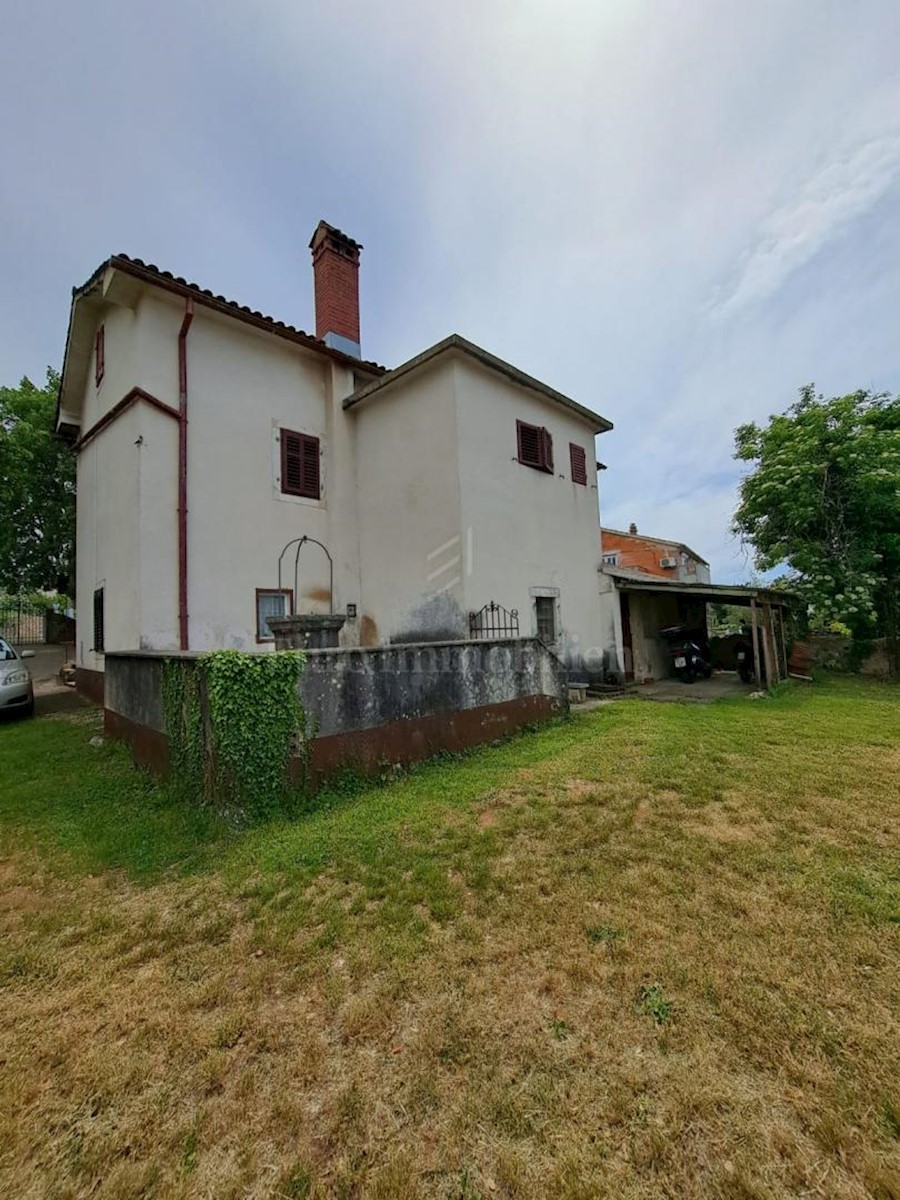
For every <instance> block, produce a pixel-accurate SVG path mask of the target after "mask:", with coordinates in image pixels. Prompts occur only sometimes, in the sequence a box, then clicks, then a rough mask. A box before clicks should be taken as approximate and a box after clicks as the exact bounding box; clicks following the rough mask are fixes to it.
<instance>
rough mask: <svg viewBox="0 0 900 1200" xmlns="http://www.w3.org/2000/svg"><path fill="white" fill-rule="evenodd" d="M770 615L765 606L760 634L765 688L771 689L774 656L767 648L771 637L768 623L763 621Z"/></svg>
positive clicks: (769, 608) (768, 609) (773, 678)
mask: <svg viewBox="0 0 900 1200" xmlns="http://www.w3.org/2000/svg"><path fill="white" fill-rule="evenodd" d="M771 615H772V609H771V606H770V605H768V604H766V605H765V606H764V617H763V623H762V626H761V627H760V633H761V634H762V644H763V655H764V658H765V664H766V687H767V688H771V687H772V684H773V682H774V681H775V675H774V671H773V667H774V662H773V659H774V657H775V656H774V654H773V653H772V651H771V649H770V647H769V638H770V637H771V636H772V635H771V631H770V629H769V628H767V626H768V621H766V619H765V617H766V616H768V617H769V618H771Z"/></svg>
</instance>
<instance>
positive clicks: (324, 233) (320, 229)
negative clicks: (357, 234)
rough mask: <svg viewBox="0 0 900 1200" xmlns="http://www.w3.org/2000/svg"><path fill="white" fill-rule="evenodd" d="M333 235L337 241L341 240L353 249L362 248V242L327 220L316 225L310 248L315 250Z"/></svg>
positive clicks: (310, 240)
mask: <svg viewBox="0 0 900 1200" xmlns="http://www.w3.org/2000/svg"><path fill="white" fill-rule="evenodd" d="M329 236H330V237H331V239H332V240H333V241H335V242H339V243H341V244H342V245H344V246H347V247H349V248H350V249H352V250H362V248H363V244H362V242H356V241H354V240H353V238H352V237H350V236H349V234H346V233H344V231H343V230H341V229H338V227H337V226H336V225H329V224H328V222H327V221H320V222H319V223H318V225H317V226H316V228H315V230H314V232H313V235H312V237H311V238H310V239H309V248H310V250H315V248H316V246H318V245H320V244H321V242H323V241H324V239H325V238H326V237H329Z"/></svg>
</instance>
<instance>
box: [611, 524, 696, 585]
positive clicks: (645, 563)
mask: <svg viewBox="0 0 900 1200" xmlns="http://www.w3.org/2000/svg"><path fill="white" fill-rule="evenodd" d="M600 550H601V554H602V562H603V566H604V567H621V568H627V569H631V570H636V571H642V572H643V573H644V574H646V575H655V576H657V577H658V578H660V579H668V580H670V581H675V580H677V581H678V582H679V583H709V582H710V576H709V563H708V562H707V561H706V559H705V558H701V557H700V555H699V554H697V553H696V552H695V551H694V550H692V549H691V548H690V546H686V545H685V544H684V542H673V541H670V540H669V539H668V538H655V537H649V536H647V535H646V534H641V533H638V527H637V525H635V524H633V523H632V524H631V525H630V526H629V528H628V532H627V533H624V532H623V531H622V530H620V529H601V530H600Z"/></svg>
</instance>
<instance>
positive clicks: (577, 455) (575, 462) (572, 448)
mask: <svg viewBox="0 0 900 1200" xmlns="http://www.w3.org/2000/svg"><path fill="white" fill-rule="evenodd" d="M569 464H570V466H571V468H572V482H573V483H584V484H586V483H587V454H586V453H585V450H584V447H583V446H576V445H575V443H574V442H569Z"/></svg>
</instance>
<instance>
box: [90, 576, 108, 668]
mask: <svg viewBox="0 0 900 1200" xmlns="http://www.w3.org/2000/svg"><path fill="white" fill-rule="evenodd" d="M103 625H104V622H103V588H102V587H99V588H97V590H96V591H95V592H94V645H93V647H92V649H93V650H94V651H95V652H96V653H97V654H102V653H103V645H104V634H105V631H104V628H103Z"/></svg>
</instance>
